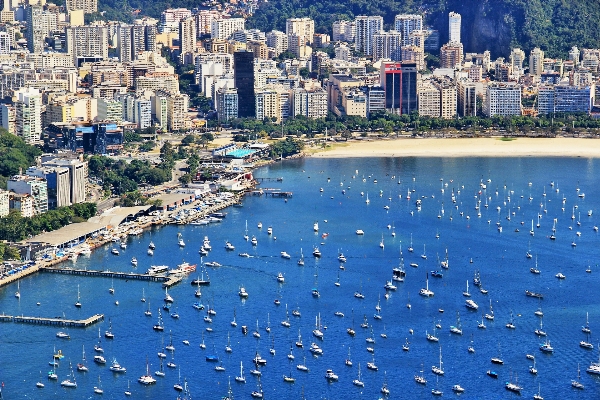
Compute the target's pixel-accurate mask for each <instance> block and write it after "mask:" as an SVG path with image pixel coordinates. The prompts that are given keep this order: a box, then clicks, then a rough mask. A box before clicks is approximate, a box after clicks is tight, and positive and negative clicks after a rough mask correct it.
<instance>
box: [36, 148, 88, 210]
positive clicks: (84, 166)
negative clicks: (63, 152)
mask: <svg viewBox="0 0 600 400" xmlns="http://www.w3.org/2000/svg"><path fill="white" fill-rule="evenodd" d="M42 167H52V168H66V169H68V170H69V181H70V199H71V204H77V203H83V202H85V200H86V191H85V188H86V182H87V178H88V163H87V161H83V159H80V158H50V159H47V160H44V157H42Z"/></svg>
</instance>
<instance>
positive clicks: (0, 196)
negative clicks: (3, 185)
mask: <svg viewBox="0 0 600 400" xmlns="http://www.w3.org/2000/svg"><path fill="white" fill-rule="evenodd" d="M9 198H10V192H8V191H6V190H3V189H0V218H2V217H6V216H7V215H8V213H9V212H10V206H9V205H10V201H9Z"/></svg>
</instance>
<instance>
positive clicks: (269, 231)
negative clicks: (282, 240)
mask: <svg viewBox="0 0 600 400" xmlns="http://www.w3.org/2000/svg"><path fill="white" fill-rule="evenodd" d="M272 234H273V228H272V227H270V226H269V227H268V228H267V235H272Z"/></svg>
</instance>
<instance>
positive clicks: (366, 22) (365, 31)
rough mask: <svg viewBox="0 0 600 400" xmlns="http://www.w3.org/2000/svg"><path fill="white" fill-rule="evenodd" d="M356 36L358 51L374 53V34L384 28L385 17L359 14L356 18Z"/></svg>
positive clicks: (355, 41)
mask: <svg viewBox="0 0 600 400" xmlns="http://www.w3.org/2000/svg"><path fill="white" fill-rule="evenodd" d="M354 23H355V24H356V36H355V38H354V44H355V45H356V51H358V52H360V53H364V54H366V55H369V56H370V55H372V54H373V35H375V34H376V33H378V32H379V31H381V30H383V17H380V16H365V15H359V16H358V17H356V19H355V20H354Z"/></svg>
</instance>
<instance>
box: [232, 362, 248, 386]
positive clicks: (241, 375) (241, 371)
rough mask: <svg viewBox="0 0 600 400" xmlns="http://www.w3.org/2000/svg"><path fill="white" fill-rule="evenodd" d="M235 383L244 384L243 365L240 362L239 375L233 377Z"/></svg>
mask: <svg viewBox="0 0 600 400" xmlns="http://www.w3.org/2000/svg"><path fill="white" fill-rule="evenodd" d="M235 381H236V382H239V383H246V377H245V376H244V365H243V364H242V362H241V361H240V375H239V376H236V377H235Z"/></svg>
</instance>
